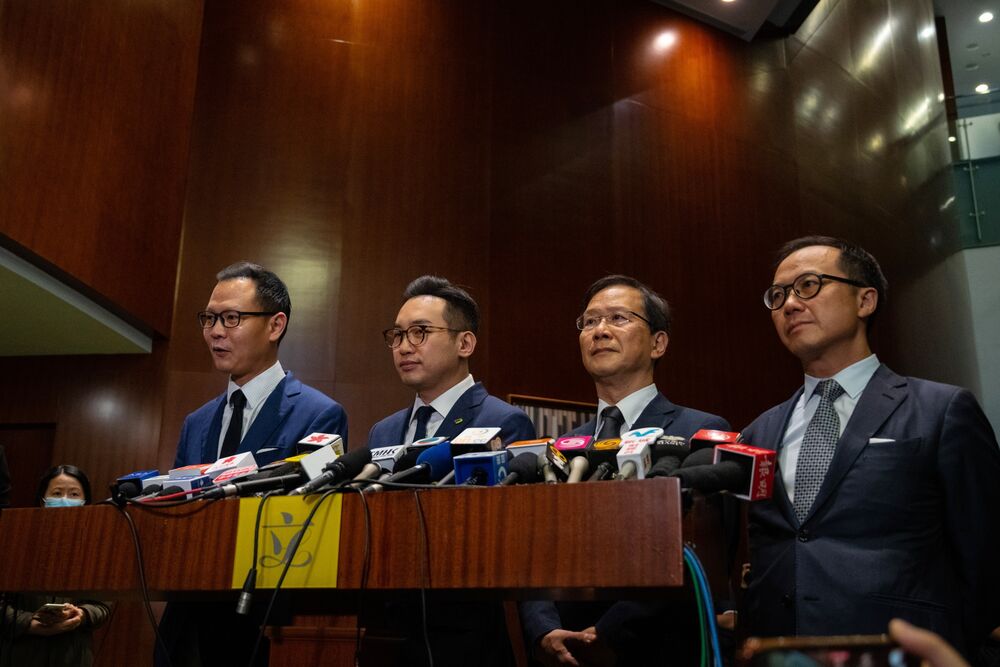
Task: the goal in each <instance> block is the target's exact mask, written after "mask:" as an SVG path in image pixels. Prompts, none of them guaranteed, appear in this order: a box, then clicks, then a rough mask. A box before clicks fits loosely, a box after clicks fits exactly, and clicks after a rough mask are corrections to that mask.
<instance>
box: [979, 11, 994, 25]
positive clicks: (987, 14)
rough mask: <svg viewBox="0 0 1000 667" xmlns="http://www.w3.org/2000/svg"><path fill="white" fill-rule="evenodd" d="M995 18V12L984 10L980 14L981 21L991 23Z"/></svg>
mask: <svg viewBox="0 0 1000 667" xmlns="http://www.w3.org/2000/svg"><path fill="white" fill-rule="evenodd" d="M992 20H993V12H983V13H982V14H980V15H979V22H980V23H989V22H990V21H992Z"/></svg>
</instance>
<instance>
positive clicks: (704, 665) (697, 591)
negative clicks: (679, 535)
mask: <svg viewBox="0 0 1000 667" xmlns="http://www.w3.org/2000/svg"><path fill="white" fill-rule="evenodd" d="M684 563H685V564H686V565H687V566H688V572H689V574H690V576H691V582H692V583H693V584H694V599H695V600H696V601H697V602H698V628H699V630H700V631H699V632H698V637H700V638H701V661H700V664H701V667H708V653H707V649H706V646H705V610H704V607H702V605H701V587H700V586H699V585H698V577H697V576H696V575H695V573H694V566H693V565H692V564H691V562H690V561H689V560H688V559H687V558H686V557H685V559H684Z"/></svg>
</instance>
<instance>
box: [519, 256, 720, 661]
mask: <svg viewBox="0 0 1000 667" xmlns="http://www.w3.org/2000/svg"><path fill="white" fill-rule="evenodd" d="M576 328H577V329H578V330H579V332H580V335H579V339H580V355H581V358H582V359H583V366H584V368H586V369H587V372H588V373H589V374H590V376H591V377H592V378H593V380H594V388H595V390H596V393H597V400H598V408H597V417H595V418H594V419H592V420H590V421H589V422H587V423H586V424H584V425H583V426H580V427H579V428H576V429H574V430H573V431H571V432H570V433H568V434H567V435H590V436H594V437H595V438H596V439H597V440H605V439H609V438H617V437H619V436H621V435H622V434H623V433H626V432H627V431H629V430H632V429H635V428H644V427H657V428H662V429H663V430H664V432H665V433H666V434H667V435H676V436H681V437H684V438H687V437H690V436H691V435H693V434H694V433H695V432H696V431H698V430H700V429H703V428H711V429H721V430H724V431H728V430H729V422H727V421H726V420H725V419H723V418H722V417H719V416H717V415H713V414H709V413H707V412H701V411H699V410H693V409H691V408H686V407H682V406H680V405H676V404H675V403H671V402H670V401H669V400H667V397H666V396H664V395H663V394H661V393H660V392H659V390H658V389H657V387H656V384H655V382H654V378H653V375H654V373H653V371H654V368H655V366H656V364H657V363H658V362H659V360H660V359H662V358H663V355H664V354H665V353H666V351H667V344H668V342H669V337H670V307H669V306H668V304H667V302H666V301H665V300H664V299H663V298H662V297H661V296H660V295H659V294H657V293H656V292H654V291H653V290H651V289H649V287H647V286H646V285H644V284H642V283H641V282H639V281H638V280H636V279H635V278H630V277H628V276H622V275H610V276H605V277H604V278H601V279H599V280H597V281H596V282H595V283H594V284H593V285H591V286H590V288H589V289H587V292H586V294H585V295H584V298H583V312H582V314H581V315H580V317H579V318H577V321H576ZM668 613H669V611H668V609H667V605H665V604H657V603H643V602H618V603H608V602H598V603H580V602H559V603H555V602H548V601H536V602H525V603H523V604H522V605H521V618H522V623H523V625H524V631H525V637H526V639H527V642H528V644H529V646H530V648H531V650H532V651H533V653H534V655H535V657H537V658H538V659H539V660H541V661H542V662H544V663H545V664H550V665H558V664H570V665H572V664H576V663H577V662H579V663H580V664H591V663H592V662H593V663H595V664H604V663H603V661H604V660H609V659H617V662H618V664H622V665H654V664H655V665H662V664H668V663H670V664H678V665H680V664H687V662H686V660H687V659H688V658H690V657H691V656H692V655H695V654H694V653H693V650H694V649H696V648H697V647H696V646H695V644H694V643H693V642H688V641H686V640H688V639H694V640H695V641H696V638H697V633H698V628H697V620H696V619H697V616H696V613H695V611H694V610H693V609H688V608H686V607H682V608H681V609H679V610H678V612H677V613H676V614H674V615H672V616H668V615H667V614H668ZM668 630H669V632H668ZM689 644H690V645H689ZM694 659H697V658H694Z"/></svg>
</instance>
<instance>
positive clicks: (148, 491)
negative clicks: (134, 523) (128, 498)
mask: <svg viewBox="0 0 1000 667" xmlns="http://www.w3.org/2000/svg"><path fill="white" fill-rule="evenodd" d="M162 488H163V485H162V484H146V485H145V486H143V487H142V493H141V494H139V495H138V496H136V497H135V498H132V500H145V499H146V498H152V497H153V496H155V495H156V494H158V493H159V492H160V489H162Z"/></svg>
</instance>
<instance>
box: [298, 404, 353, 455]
mask: <svg viewBox="0 0 1000 667" xmlns="http://www.w3.org/2000/svg"><path fill="white" fill-rule="evenodd" d="M310 433H336V434H337V435H339V436H340V437H341V438H343V440H344V450H345V451H346V450H347V445H348V440H347V412H346V411H344V408H342V407H341V406H340V404H339V403H336V402H333V404H332V405H330V406H328V407H327V408H326V409H325V410H323V411H322V412H320V413H319V414H318V415H316V417H315V418H314V419H313V420H312V422H311V423H310V424H309V426H308V427H307V428H306V430H305V432H304V435H308V434H310Z"/></svg>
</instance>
